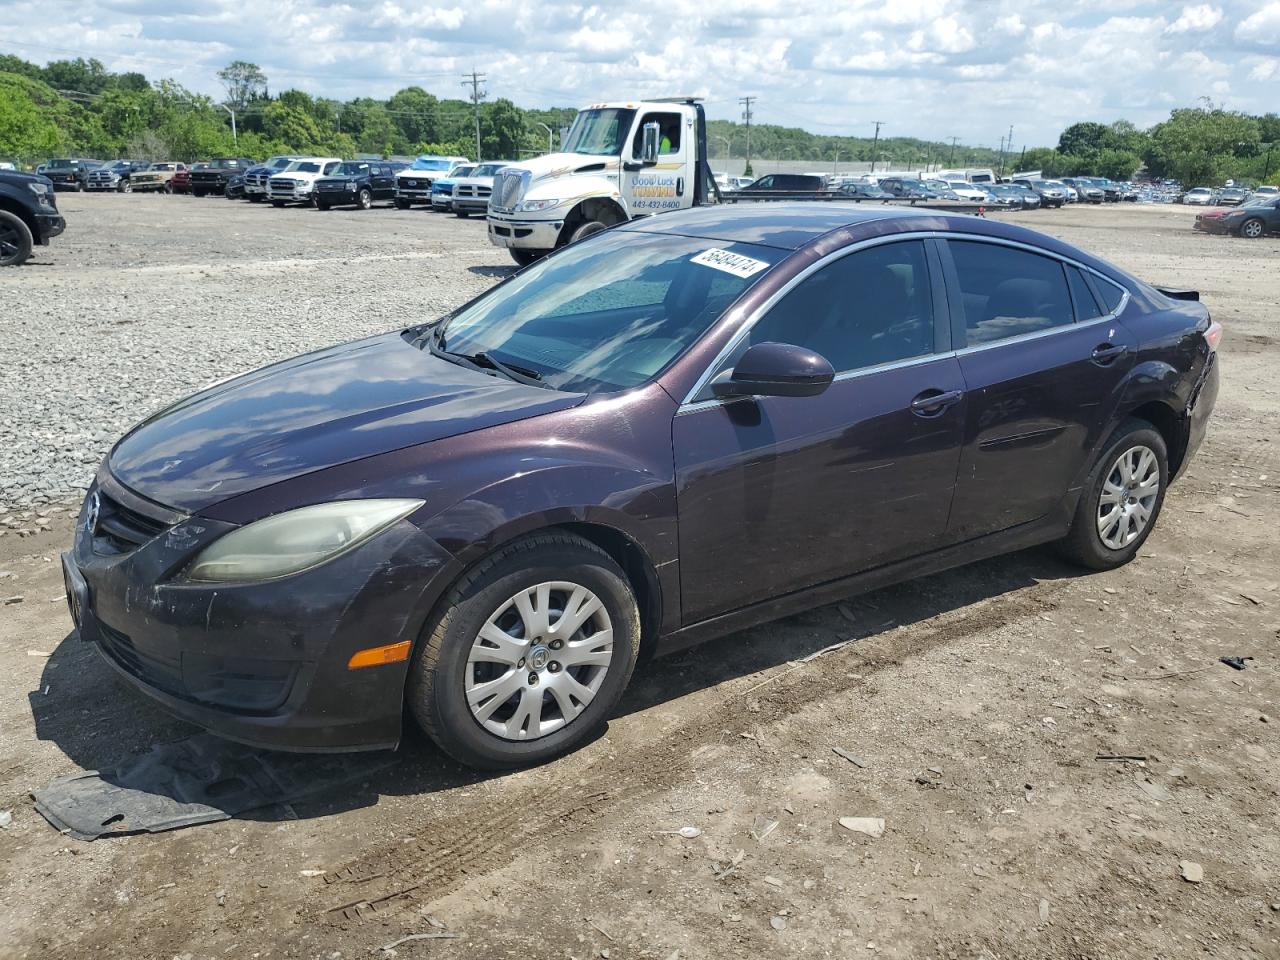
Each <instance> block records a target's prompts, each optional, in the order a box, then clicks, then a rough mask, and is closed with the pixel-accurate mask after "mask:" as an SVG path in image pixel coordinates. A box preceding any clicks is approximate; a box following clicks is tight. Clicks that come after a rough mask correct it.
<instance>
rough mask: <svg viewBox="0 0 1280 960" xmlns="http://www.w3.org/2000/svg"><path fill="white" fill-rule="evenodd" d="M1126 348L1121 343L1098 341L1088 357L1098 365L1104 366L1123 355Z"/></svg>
mask: <svg viewBox="0 0 1280 960" xmlns="http://www.w3.org/2000/svg"><path fill="white" fill-rule="evenodd" d="M1128 349H1129V348H1128V347H1126V346H1125V345H1124V344H1123V343H1119V344H1117V343H1100V344H1098V345H1097V346H1096V347H1094V348H1093V353H1092V354H1091V355H1090V359H1091V360H1093V362H1094V363H1096V364H1097V365H1098V366H1100V367H1105V366H1107V365H1109V364H1111V363H1114V362H1115V361H1116V360H1118V359H1119V358H1120V357H1122V356H1124V354H1125V351H1127V350H1128Z"/></svg>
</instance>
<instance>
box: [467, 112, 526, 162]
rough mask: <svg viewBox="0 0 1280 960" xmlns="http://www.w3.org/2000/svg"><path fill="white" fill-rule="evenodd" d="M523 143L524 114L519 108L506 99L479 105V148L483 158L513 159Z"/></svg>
mask: <svg viewBox="0 0 1280 960" xmlns="http://www.w3.org/2000/svg"><path fill="white" fill-rule="evenodd" d="M524 142H525V126H524V114H523V113H522V112H521V110H520V108H519V107H517V106H516V105H515V104H514V103H512V102H511V101H510V100H507V99H506V98H499V99H497V100H495V101H493V103H485V104H482V105H481V107H480V146H481V152H482V153H483V154H484V156H485V157H487V158H489V159H492V160H512V159H515V158H516V157H517V156H518V155H519V152H520V148H521V146H522V145H523V144H524ZM476 159H479V157H477V158H476Z"/></svg>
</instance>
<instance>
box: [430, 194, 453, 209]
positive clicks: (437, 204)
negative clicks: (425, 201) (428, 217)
mask: <svg viewBox="0 0 1280 960" xmlns="http://www.w3.org/2000/svg"><path fill="white" fill-rule="evenodd" d="M431 206H432V208H433V209H436V210H448V209H449V208H450V207H451V206H453V197H452V196H451V195H449V194H447V193H433V194H432V195H431Z"/></svg>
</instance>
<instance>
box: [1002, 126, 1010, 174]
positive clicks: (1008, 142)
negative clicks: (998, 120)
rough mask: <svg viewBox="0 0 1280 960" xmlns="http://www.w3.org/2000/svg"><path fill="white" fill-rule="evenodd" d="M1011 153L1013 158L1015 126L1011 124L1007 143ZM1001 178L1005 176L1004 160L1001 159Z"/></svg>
mask: <svg viewBox="0 0 1280 960" xmlns="http://www.w3.org/2000/svg"><path fill="white" fill-rule="evenodd" d="M1005 144H1006V146H1007V148H1008V151H1009V156H1010V157H1012V156H1013V124H1012V123H1011V124H1009V139H1008V140H1006V141H1005ZM1000 176H1002V177H1003V176H1004V158H1003V157H1001V158H1000Z"/></svg>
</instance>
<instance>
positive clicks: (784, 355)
mask: <svg viewBox="0 0 1280 960" xmlns="http://www.w3.org/2000/svg"><path fill="white" fill-rule="evenodd" d="M835 375H836V374H835V370H834V369H832V367H831V364H830V363H829V362H828V361H827V359H826V357H823V356H821V355H819V354H817V353H814V352H813V351H812V350H806V349H805V348H804V347H797V346H796V345H795V344H791V343H757V344H756V345H755V346H753V347H750V348H748V350H747V352H746V353H744V354H743V355H742V358H741V359H740V360H738V362H737V364H736V365H735V366H734V367H733V369H732V370H723V371H721V372H720V373H719V374H717V375H716V377H715V379H713V380H712V381H711V392H712V393H713V394H715V395H716V396H717V397H720V398H721V399H729V398H732V397H816V396H817V395H818V394H820V393H822V392H823V391H824V390H826V389H827V387H829V386H830V385H831V381H832V380H834V379H835Z"/></svg>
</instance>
